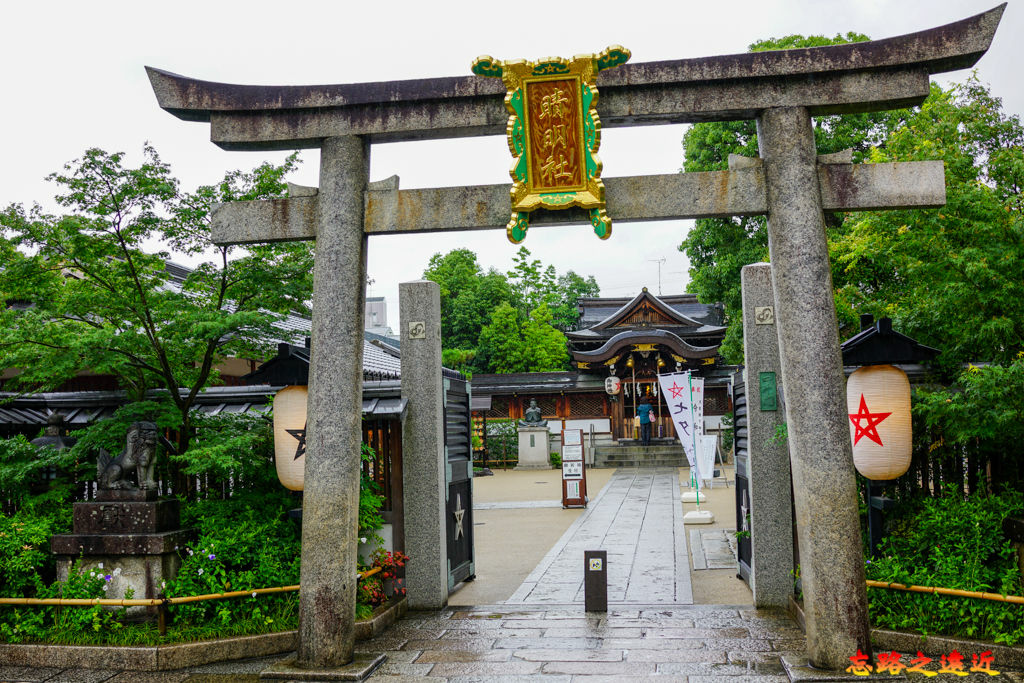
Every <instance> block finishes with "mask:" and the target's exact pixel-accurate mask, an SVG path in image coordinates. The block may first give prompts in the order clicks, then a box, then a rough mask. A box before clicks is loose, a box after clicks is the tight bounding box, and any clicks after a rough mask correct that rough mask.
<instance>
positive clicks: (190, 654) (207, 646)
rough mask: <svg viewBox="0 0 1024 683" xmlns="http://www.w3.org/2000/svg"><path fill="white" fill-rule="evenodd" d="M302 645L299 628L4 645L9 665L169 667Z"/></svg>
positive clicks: (385, 612) (371, 630) (395, 614)
mask: <svg viewBox="0 0 1024 683" xmlns="http://www.w3.org/2000/svg"><path fill="white" fill-rule="evenodd" d="M407 609H408V601H407V600H406V599H405V598H402V599H401V600H398V601H396V602H392V603H390V604H389V605H387V606H385V607H383V608H378V611H377V613H376V614H375V615H374V617H373V618H372V619H367V620H366V621H361V622H357V623H356V629H355V639H356V640H357V641H361V640H369V639H370V638H373V637H374V636H377V635H379V634H380V633H382V632H383V631H384V630H385V629H386V628H387V627H388V626H390V625H391V624H393V623H395V621H397V620H398V619H399V618H401V617H402V616H403V615H404V614H405V612H406V610H407ZM297 646H298V631H281V632H279V633H264V634H261V635H255V636H237V637H234V638H220V639H218V640H204V641H199V642H195V643H179V644H176V645H155V646H149V647H120V646H104V645H41V644H27V645H13V644H0V664H3V665H5V666H32V667H61V668H72V667H75V668H83V669H116V670H127V671H171V670H174V669H183V668H186V667H192V666H200V665H203V664H211V663H213V662H222V661H228V660H234V659H249V658H251V657H266V656H268V655H275V654H284V653H286V652H291V651H293V650H295V649H296V647H297Z"/></svg>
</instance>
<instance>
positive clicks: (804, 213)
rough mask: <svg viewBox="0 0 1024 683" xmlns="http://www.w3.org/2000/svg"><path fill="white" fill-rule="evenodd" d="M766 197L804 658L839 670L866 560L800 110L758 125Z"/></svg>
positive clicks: (859, 603) (863, 606)
mask: <svg viewBox="0 0 1024 683" xmlns="http://www.w3.org/2000/svg"><path fill="white" fill-rule="evenodd" d="M757 134H758V135H757V137H758V146H759V148H760V152H761V157H762V158H763V159H764V171H765V185H766V189H767V195H768V249H769V253H770V256H771V265H772V276H773V280H774V282H773V284H774V288H775V319H776V325H777V328H778V335H779V350H780V354H779V355H780V361H781V363H780V364H781V368H782V380H783V385H784V386H785V387H786V420H787V422H788V427H789V451H790V458H791V465H792V472H793V489H794V495H795V500H794V503H795V510H796V519H797V532H798V540H799V542H800V574H801V579H802V585H803V592H804V615H805V617H806V626H807V653H808V656H809V658H810V662H811V664H812V665H814V666H817V667H820V668H825V669H841V668H844V667H845V666H847V665H848V663H849V660H848V659H847V658H848V657H850V656H851V655H853V654H855V653H856V652H857V648H860V649H861V650H862V651H863V652H865V653H870V651H871V650H870V642H869V640H868V620H867V595H866V588H865V585H864V557H863V553H862V551H861V542H860V524H859V520H858V517H857V487H856V478H855V476H854V468H853V454H852V449H851V445H850V431H849V426H848V422H849V418H848V417H847V414H846V391H845V386H844V382H843V368H842V361H841V356H840V351H839V335H838V325H837V323H836V311H835V304H834V302H833V299H832V277H831V272H830V270H829V260H828V245H827V243H826V239H825V221H824V216H823V214H822V209H821V193H820V190H819V188H818V176H817V152H816V150H815V146H814V131H813V128H812V125H811V117H810V114H809V113H808V111H807V109H806V108H803V107H785V108H778V109H767V110H765V111H763V112H762V113H761V114H760V116H759V117H758V119H757Z"/></svg>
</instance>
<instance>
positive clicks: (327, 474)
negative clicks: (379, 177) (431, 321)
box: [296, 136, 370, 668]
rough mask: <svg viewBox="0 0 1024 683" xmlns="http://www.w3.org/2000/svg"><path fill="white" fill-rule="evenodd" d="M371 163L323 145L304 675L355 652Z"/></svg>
mask: <svg viewBox="0 0 1024 683" xmlns="http://www.w3.org/2000/svg"><path fill="white" fill-rule="evenodd" d="M369 162H370V156H369V146H368V143H367V142H366V141H364V140H363V139H362V138H358V137H354V136H348V137H338V138H328V139H326V140H324V143H323V147H322V151H321V153H320V193H319V203H318V206H319V215H318V221H317V235H316V261H315V265H314V270H313V330H312V335H311V336H312V342H311V351H312V354H311V358H310V370H309V399H308V400H309V407H308V416H309V421H308V423H307V425H306V479H305V480H306V483H305V491H304V492H303V496H302V570H301V579H300V580H301V584H302V589H301V590H300V591H299V614H300V620H299V649H298V659H297V660H296V665H297V666H299V667H302V668H320V667H338V666H343V665H345V664H348V663H349V662H351V661H352V652H353V647H354V644H355V622H354V620H355V599H356V554H357V547H358V546H357V544H358V541H359V539H358V537H357V526H358V510H359V466H360V459H359V452H360V446H361V444H362V404H363V319H364V317H365V314H364V311H363V309H364V304H363V301H364V300H365V298H366V236H365V235H364V233H363V194H364V192H365V191H366V184H367V178H368V177H369Z"/></svg>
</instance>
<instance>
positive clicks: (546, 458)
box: [516, 398, 551, 470]
mask: <svg viewBox="0 0 1024 683" xmlns="http://www.w3.org/2000/svg"><path fill="white" fill-rule="evenodd" d="M548 435H549V430H548V423H547V420H544V419H542V417H541V412H540V408H539V407H538V406H537V399H533V398H531V399H530V406H529V407H528V408H527V409H526V412H525V413H524V414H523V419H522V420H520V421H519V464H518V465H516V469H517V470H549V469H551V459H550V455H549V452H548V451H549V448H550V447H549V439H548Z"/></svg>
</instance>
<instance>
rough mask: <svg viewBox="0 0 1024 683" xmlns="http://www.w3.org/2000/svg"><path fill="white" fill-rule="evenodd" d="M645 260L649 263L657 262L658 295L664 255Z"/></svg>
mask: <svg viewBox="0 0 1024 683" xmlns="http://www.w3.org/2000/svg"><path fill="white" fill-rule="evenodd" d="M647 260H648V261H650V262H651V263H657V264H658V296H661V264H662V263H664V262H665V257H664V256H662V257H661V258H649V259H647Z"/></svg>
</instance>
